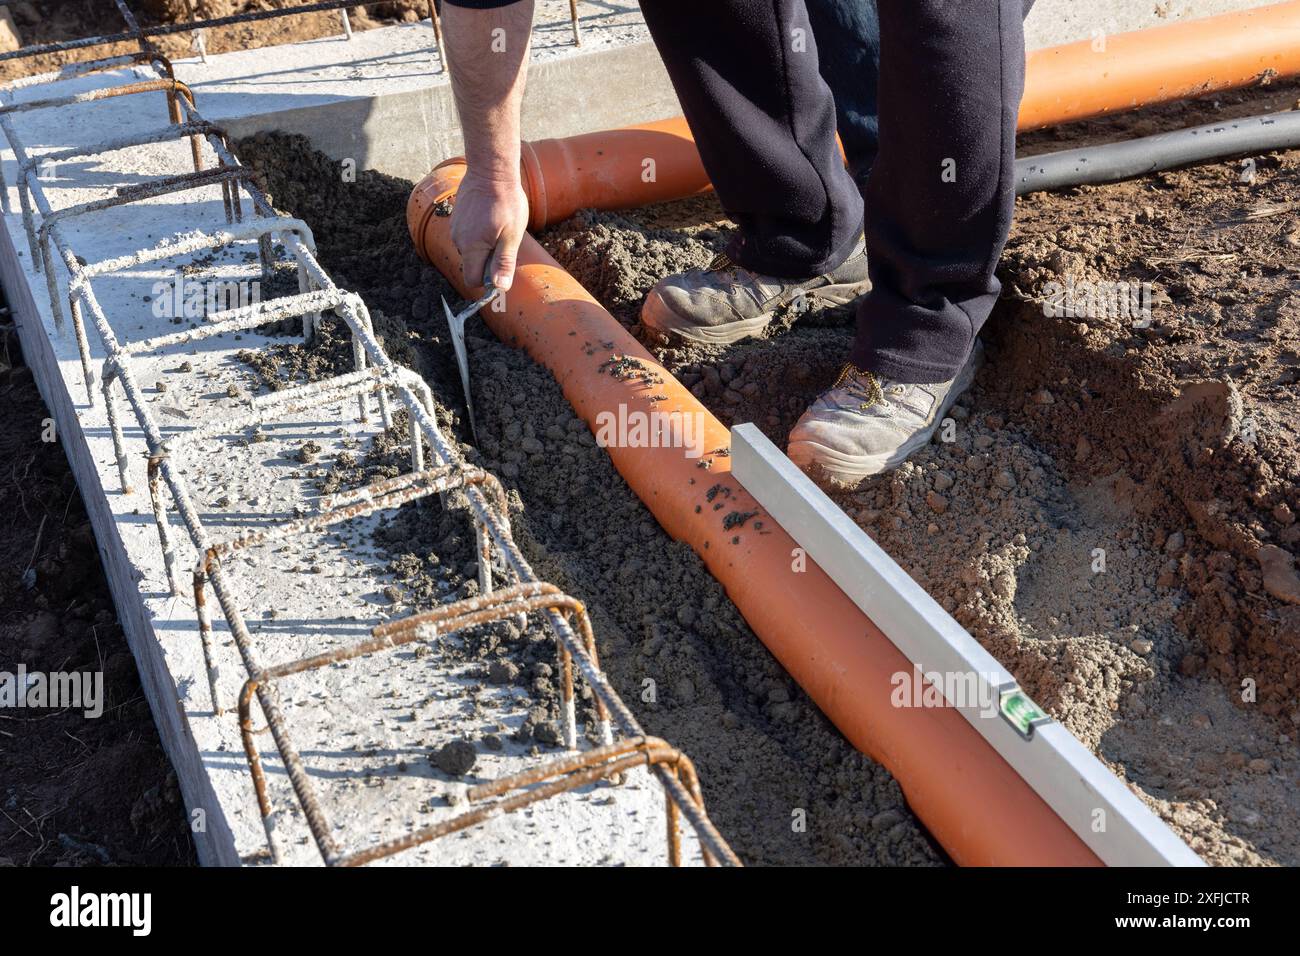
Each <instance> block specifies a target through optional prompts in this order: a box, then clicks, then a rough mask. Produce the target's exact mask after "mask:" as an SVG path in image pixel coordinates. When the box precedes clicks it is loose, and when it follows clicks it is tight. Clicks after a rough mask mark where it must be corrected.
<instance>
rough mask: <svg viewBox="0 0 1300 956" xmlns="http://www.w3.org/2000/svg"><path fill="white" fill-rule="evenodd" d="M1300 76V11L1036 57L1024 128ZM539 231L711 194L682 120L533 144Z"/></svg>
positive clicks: (1240, 17)
mask: <svg viewBox="0 0 1300 956" xmlns="http://www.w3.org/2000/svg"><path fill="white" fill-rule="evenodd" d="M1296 75H1300V0H1290V2H1287V3H1277V4H1273V5H1271V6H1266V7H1256V8H1254V9H1251V10H1242V11H1239V12H1236V13H1226V14H1222V15H1220V16H1216V17H1206V18H1203V19H1199V20H1184V21H1180V22H1178V23H1174V24H1171V25H1169V26H1165V27H1152V28H1150V29H1146V30H1137V31H1134V32H1131V33H1118V34H1115V35H1114V36H1098V37H1096V38H1094V39H1089V40H1081V41H1079V42H1078V43H1068V44H1065V45H1064V46H1055V47H1048V48H1046V49H1041V50H1034V51H1032V52H1031V53H1030V54H1029V55H1028V57H1027V60H1026V78H1025V95H1024V98H1023V100H1022V101H1021V104H1020V122H1019V127H1020V129H1022V130H1029V129H1039V128H1041V127H1044V126H1053V125H1056V124H1059V123H1068V122H1072V121H1074V120H1080V119H1087V118H1089V117H1093V116H1100V115H1102V114H1105V113H1113V112H1120V111H1123V110H1130V109H1136V108H1138V107H1141V106H1150V105H1153V104H1156V103H1166V102H1170V101H1172V100H1178V99H1184V98H1186V97H1189V96H1200V95H1203V94H1206V93H1212V92H1215V91H1217V90H1226V89H1233V88H1236V87H1241V86H1248V85H1250V84H1251V83H1255V82H1264V81H1268V80H1272V79H1282V78H1286V77H1292V76H1296ZM521 166H522V169H523V177H524V188H525V189H526V190H527V192H528V199H529V223H528V226H529V228H530V229H532V230H534V231H536V230H538V229H541V228H542V227H543V226H547V225H550V224H551V223H554V222H561V221H563V220H565V219H567V218H569V217H570V216H572V215H573V214H574V213H575V212H577V211H578V210H579V209H584V208H591V209H629V208H634V207H637V206H644V205H648V204H650V203H655V202H663V201H665V200H669V199H681V198H684V197H686V196H691V195H694V194H695V193H700V192H706V191H708V190H709V189H711V188H712V187H711V185H710V183H709V177H708V175H707V174H706V173H705V171H704V165H703V164H702V163H701V161H700V154H699V151H698V150H697V149H696V148H695V140H694V138H693V137H692V136H691V130H690V127H689V126H687V125H686V120H685V119H684V118H683V117H680V116H678V117H674V118H672V119H666V120H660V121H658V122H655V123H644V124H641V125H637V126H628V127H625V128H623V129H617V130H604V131H601V132H596V133H584V134H581V135H579V136H567V137H564V138H562V139H543V140H536V141H534V142H532V143H525V144H524V148H523V156H522V162H521Z"/></svg>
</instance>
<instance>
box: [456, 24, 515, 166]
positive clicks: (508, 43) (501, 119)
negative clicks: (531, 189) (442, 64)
mask: <svg viewBox="0 0 1300 956" xmlns="http://www.w3.org/2000/svg"><path fill="white" fill-rule="evenodd" d="M442 23H443V31H444V33H445V35H446V43H447V60H448V64H449V66H450V69H451V85H452V91H453V92H454V94H455V97H456V110H457V112H458V113H459V114H460V125H461V129H462V130H463V131H464V137H465V158H466V160H468V162H469V168H470V169H471V170H472V171H473V172H474V174H475V175H476V176H478V177H482V178H483V179H484V180H486V181H489V182H500V183H503V184H512V183H516V182H518V180H519V106H520V103H521V101H522V100H523V94H524V78H525V75H526V73H527V70H528V44H529V39H530V37H531V35H532V23H533V0H516V2H514V3H510V4H509V5H507V6H498V7H494V8H490V9H477V8H472V7H464V6H456V5H454V4H453V3H447V4H446V5H445V6H444V8H443V19H442Z"/></svg>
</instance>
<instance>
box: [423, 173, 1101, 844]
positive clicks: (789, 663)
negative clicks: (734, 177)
mask: <svg viewBox="0 0 1300 956" xmlns="http://www.w3.org/2000/svg"><path fill="white" fill-rule="evenodd" d="M464 171H465V166H464V163H463V161H458V160H453V161H449V162H447V163H444V164H442V165H441V166H439V167H438V168H437V169H435V170H434V171H433V172H432V173H430V174H429V176H427V177H426V178H425V179H424V181H423V182H421V183H420V184H419V186H417V187H416V189H415V191H414V192H413V193H412V194H411V198H410V202H409V203H408V206H407V222H408V226H409V227H410V230H411V236H412V239H413V240H414V242H415V245H416V248H417V250H419V252H420V254H421V255H422V256H423V257H424V258H426V259H427V260H428V261H429V262H431V263H432V264H433V265H434V266H436V267H437V268H438V269H439V270H440V271H441V272H442V274H443V275H444V276H446V277H447V278H448V279H449V281H451V283H452V284H453V285H454V286H456V288H457V289H458V290H459V291H460V293H461V294H462V295H464V296H466V297H467V298H468V297H470V296H472V295H474V294H475V292H476V291H477V290H475V289H471V288H468V287H466V286H465V285H464V282H463V277H462V274H461V263H460V257H459V255H458V254H457V252H456V249H455V246H454V245H453V244H452V242H451V237H450V217H449V215H448V213H449V212H450V209H451V207H452V204H453V203H454V200H455V194H456V190H457V188H458V187H459V185H460V180H461V178H462V177H463V175H464ZM481 314H482V316H483V319H484V320H485V321H486V322H487V324H488V326H489V328H491V329H492V331H493V332H494V333H495V334H496V335H497V336H498V337H499V338H500V339H501V340H502V341H504V342H507V343H509V344H511V345H514V346H516V347H519V348H523V349H525V350H526V351H527V352H528V353H529V355H531V356H532V358H533V359H534V360H536V361H537V362H539V363H541V364H542V365H544V366H546V367H547V368H548V369H549V370H550V371H551V373H552V374H553V375H554V376H555V378H556V380H557V381H558V382H559V383H560V385H561V387H562V389H563V391H564V395H565V398H567V399H568V401H569V402H570V403H571V404H572V405H573V408H574V410H575V411H576V412H577V413H578V414H579V415H580V416H581V417H582V418H583V419H584V420H585V421H586V422H587V424H588V426H589V427H591V428H592V430H593V431H598V430H599V429H600V427H601V425H602V424H603V423H605V422H607V421H608V420H609V418H608V417H609V416H612V418H613V420H616V421H620V420H626V416H627V415H628V414H629V413H632V412H638V411H641V412H658V413H661V414H662V415H665V416H669V418H668V419H667V420H669V421H671V420H673V417H674V416H675V417H676V420H677V421H679V422H683V421H687V420H689V421H690V422H691V423H692V427H691V429H690V433H691V434H692V435H693V436H695V438H696V439H697V440H696V441H695V442H693V443H692V445H693V447H691V448H684V447H664V446H663V445H662V444H659V446H658V447H644V446H641V447H632V446H629V445H626V444H622V445H619V444H615V445H613V446H611V447H609V448H608V449H607V450H608V452H609V454H610V457H611V459H612V460H613V462H614V465H615V467H616V468H617V469H618V471H619V473H620V474H621V475H622V476H623V478H624V479H625V480H626V481H627V483H628V485H629V486H630V487H631V488H632V490H633V491H634V492H635V493H636V494H637V496H638V497H639V498H640V499H641V500H642V501H643V502H644V503H645V504H646V506H647V507H648V508H649V509H650V511H651V512H652V513H653V514H654V516H655V518H656V519H657V520H658V521H659V523H660V524H661V525H662V526H663V528H664V529H665V530H666V531H667V532H668V533H669V534H670V535H672V536H673V537H674V538H676V539H679V540H683V541H686V542H688V543H689V544H690V545H691V546H692V547H693V548H694V549H695V552H696V553H697V554H698V555H699V556H700V557H701V559H702V560H703V561H704V563H705V565H706V566H707V567H708V569H709V572H710V573H711V574H713V576H714V577H716V578H717V579H718V580H719V581H720V582H721V583H722V584H723V586H724V587H725V588H726V590H727V595H728V597H730V599H731V600H732V601H733V602H734V603H735V605H736V607H737V608H738V609H739V610H740V612H741V614H743V615H744V617H745V619H746V621H748V622H749V624H750V626H751V627H752V628H753V629H754V632H755V633H756V634H757V635H758V636H759V638H760V639H761V640H762V641H763V643H764V644H765V645H766V646H767V648H768V649H769V650H770V651H771V652H772V653H773V654H774V655H775V656H776V658H777V659H778V660H779V661H780V662H781V664H782V665H783V666H784V667H785V668H786V670H787V671H789V673H790V674H791V676H793V677H794V678H795V680H797V681H798V682H799V684H800V686H802V687H803V688H804V690H806V691H807V692H808V694H809V695H810V696H811V697H812V698H813V700H815V701H816V702H817V704H818V705H819V706H820V707H821V709H822V711H823V712H824V713H825V714H826V715H827V716H828V717H829V718H830V719H831V721H832V722H834V724H835V725H836V727H838V728H839V729H840V731H841V732H842V733H843V734H844V735H845V737H847V738H848V740H849V741H850V742H851V743H852V744H853V745H854V746H855V747H857V748H858V749H859V750H862V751H864V752H865V753H867V754H868V755H870V756H871V757H872V758H873V759H875V760H877V761H878V762H880V763H881V764H883V765H884V766H885V767H887V768H888V769H889V770H890V771H891V772H892V773H893V775H894V777H895V778H896V779H897V780H898V783H899V785H900V786H901V787H902V789H903V792H904V793H905V794H906V796H907V799H908V802H909V804H910V805H911V807H912V809H913V810H914V812H915V813H916V814H917V816H918V817H919V818H920V819H921V820H922V821H923V822H924V823H925V824H926V826H927V827H928V828H929V830H930V832H931V833H932V834H933V835H934V837H935V839H937V840H938V841H939V843H940V844H941V845H942V846H943V847H944V849H945V850H947V852H948V853H949V855H951V856H952V858H953V859H954V860H955V861H956V862H958V863H959V864H962V865H976V866H978V865H988V866H994V865H998V866H1052V865H1058V866H1069V865H1098V864H1099V863H1100V861H1099V860H1098V859H1097V857H1096V855H1095V854H1093V853H1092V851H1091V850H1089V849H1088V847H1087V846H1086V845H1085V844H1084V843H1083V842H1082V841H1081V840H1080V839H1079V838H1078V837H1077V836H1076V835H1075V834H1074V832H1073V831H1072V830H1071V829H1070V828H1069V827H1068V826H1067V825H1066V823H1065V822H1064V821H1062V820H1061V818H1060V817H1058V816H1057V815H1056V814H1055V813H1054V812H1053V811H1052V809H1051V808H1050V807H1048V806H1047V804H1046V803H1044V802H1043V800H1042V799H1041V798H1040V797H1039V796H1038V795H1037V794H1036V793H1034V792H1033V791H1032V790H1031V789H1030V788H1029V786H1028V785H1027V784H1026V783H1025V782H1024V781H1023V780H1022V779H1021V778H1020V777H1019V776H1018V775H1017V774H1016V773H1015V771H1014V770H1013V769H1012V768H1011V767H1010V766H1009V765H1008V764H1007V763H1006V762H1005V761H1004V760H1003V759H1002V758H1001V757H1000V756H999V755H998V754H997V752H996V751H994V750H993V749H992V748H991V747H990V746H989V745H988V744H987V743H986V742H985V741H984V739H983V737H981V736H980V735H979V734H978V732H977V731H976V730H975V729H974V728H973V727H972V726H971V725H970V724H969V723H967V722H966V720H965V718H964V717H962V715H961V714H960V713H959V712H958V711H956V710H953V709H951V708H946V707H943V708H939V707H936V708H898V707H894V706H892V704H891V702H890V697H891V690H892V686H893V685H892V679H893V677H894V675H895V674H899V673H905V674H910V673H911V670H912V665H911V663H910V662H909V661H908V660H907V659H906V658H904V657H903V655H902V654H901V653H900V652H899V651H898V649H897V648H896V647H894V645H893V644H892V643H890V642H889V640H888V639H887V638H886V637H885V636H884V635H883V634H882V633H881V632H880V630H879V629H878V628H877V627H876V626H875V625H874V624H873V623H872V622H871V621H870V619H868V618H867V617H866V616H865V615H864V614H863V613H862V612H861V611H860V610H859V609H858V608H857V606H856V605H855V604H854V603H853V602H852V601H850V600H849V599H848V598H847V597H846V596H845V595H844V593H843V592H842V591H840V590H839V588H838V587H836V586H835V584H834V583H833V582H832V581H831V580H830V579H829V578H828V577H827V576H826V575H825V573H823V572H822V571H821V569H820V568H818V567H817V566H816V565H814V564H813V563H812V562H811V561H807V562H806V564H804V565H802V567H803V570H797V569H798V568H799V567H800V564H799V562H798V561H797V560H796V558H797V555H798V548H797V545H796V544H795V541H794V539H792V538H791V537H790V536H789V535H788V534H787V533H786V532H785V531H784V530H783V529H781V528H780V527H779V526H777V524H776V523H775V522H774V521H773V520H772V519H771V518H770V517H767V516H766V515H765V514H764V513H763V511H762V509H761V508H760V506H759V505H758V503H757V502H756V501H755V500H754V499H753V498H752V497H751V496H750V495H749V494H748V493H746V492H745V491H744V489H743V488H741V487H740V485H739V484H738V482H736V481H735V479H734V478H732V477H731V475H730V461H729V457H728V451H729V446H730V435H729V433H728V431H727V429H726V428H725V427H724V426H723V425H722V423H721V422H719V421H718V420H717V419H716V418H714V417H713V415H712V414H710V413H709V411H708V410H707V409H705V408H704V407H703V406H702V405H701V404H700V403H699V402H698V401H697V400H696V398H695V396H693V395H691V393H690V392H689V391H688V390H687V389H686V388H685V387H683V386H682V385H681V383H680V382H678V381H677V380H676V379H675V378H673V376H672V375H671V374H670V373H669V372H668V371H667V370H666V369H664V368H663V367H662V366H661V365H660V364H659V363H658V362H657V361H655V359H654V357H653V356H652V355H651V354H650V353H649V352H648V351H646V349H645V348H644V347H643V346H642V345H641V344H640V343H639V342H637V341H636V339H634V338H633V337H632V336H631V335H630V334H629V333H628V332H627V331H626V330H625V329H624V328H623V327H622V326H620V325H619V324H618V322H617V321H616V320H615V319H614V317H613V316H611V315H610V314H609V312H607V311H606V310H605V309H604V308H603V307H602V306H601V305H600V304H599V303H598V302H596V300H595V299H593V298H592V297H591V295H590V294H588V293H587V291H586V290H585V289H583V288H582V286H581V285H580V284H579V283H578V282H577V281H576V280H575V279H574V278H573V277H572V276H570V275H569V274H568V273H567V272H565V271H564V269H562V268H561V267H560V266H559V265H558V264H557V263H556V262H555V260H554V259H552V258H551V257H550V256H549V255H548V254H547V253H546V251H545V250H544V249H542V247H541V246H540V245H538V243H537V242H536V241H535V240H534V239H533V238H532V237H531V236H526V237H525V239H524V242H523V245H522V246H521V247H520V250H519V263H518V268H517V271H516V274H515V281H514V285H513V286H512V288H511V290H510V292H509V293H508V294H507V295H506V296H505V300H504V308H503V309H502V310H501V311H494V310H492V309H487V310H484V311H483V313H481ZM652 396H654V398H652ZM683 433H685V430H683ZM697 451H698V452H702V454H700V455H698V456H696V454H695V452H697ZM718 484H721V485H723V486H725V487H729V488H730V489H731V491H732V495H731V497H730V498H729V499H728V501H729V504H730V506H731V507H732V508H733V509H735V510H736V511H740V512H747V511H753V512H757V513H758V517H756V518H753V519H751V520H750V521H749V522H748V523H747V525H745V526H744V527H741V528H730V529H728V528H724V526H723V522H724V517H723V515H722V513H721V512H718V511H715V510H714V509H713V508H712V507H710V506H709V505H708V503H707V497H706V495H707V492H708V490H709V489H710V488H711V487H713V486H714V485H718ZM760 521H761V522H762V528H761V529H760V528H759V527H757V522H760Z"/></svg>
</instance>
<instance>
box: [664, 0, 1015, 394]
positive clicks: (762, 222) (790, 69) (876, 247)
mask: <svg viewBox="0 0 1300 956" xmlns="http://www.w3.org/2000/svg"><path fill="white" fill-rule="evenodd" d="M806 4H807V5H805V0H693V2H686V0H642V4H641V7H642V10H643V11H644V13H645V18H646V22H647V23H648V24H649V26H650V31H651V33H652V35H653V36H654V39H655V44H656V45H657V46H658V48H659V52H660V55H661V56H662V57H663V60H664V63H665V65H666V66H667V68H668V73H669V75H670V76H671V77H672V81H673V85H674V87H675V88H676V90H677V96H678V99H679V100H680V101H681V104H682V109H683V111H684V112H685V114H686V118H687V120H688V121H689V122H690V125H691V129H692V132H693V133H694V135H695V139H696V142H697V144H698V145H699V149H700V155H701V157H702V159H703V160H704V166H705V169H706V170H707V171H708V173H709V177H710V179H712V181H713V184H714V187H715V189H716V190H717V193H718V198H719V199H720V200H721V202H722V205H723V206H724V207H725V208H726V210H727V211H728V213H729V214H730V215H731V216H732V217H733V218H734V219H735V220H736V222H737V223H738V224H739V226H740V234H739V235H738V236H737V239H736V241H735V242H734V243H733V246H732V248H731V249H730V250H729V254H730V255H731V257H732V258H733V259H734V260H735V261H736V262H738V263H740V264H741V265H743V266H745V267H746V268H749V269H753V270H755V271H757V272H762V273H766V274H769V275H777V276H783V277H788V278H810V277H812V276H814V275H817V274H818V273H821V272H825V271H828V270H830V269H832V268H834V267H835V266H837V265H838V264H839V263H840V262H842V261H843V260H844V258H845V257H846V256H847V255H848V253H849V251H850V250H851V249H852V247H853V245H854V243H855V241H856V239H857V237H858V234H859V232H860V231H861V230H862V228H863V222H864V217H863V208H864V206H863V199H864V195H863V194H860V193H859V190H858V187H857V186H856V185H855V182H854V175H856V176H857V177H858V178H859V181H863V182H865V201H866V208H867V209H868V210H869V211H870V215H868V216H866V220H865V226H866V239H867V255H868V259H869V264H870V272H871V279H872V286H873V287H872V290H871V292H870V293H869V294H868V295H867V296H865V297H864V298H863V300H862V303H861V305H860V307H859V310H858V327H857V336H856V338H855V341H854V344H853V349H852V352H851V353H850V356H849V357H850V360H851V361H852V362H853V363H854V364H855V365H857V366H858V367H859V368H862V369H865V370H867V371H872V372H876V373H878V374H881V375H885V376H888V377H889V378H892V379H895V380H898V381H903V382H941V381H945V380H947V379H950V378H952V377H953V376H954V375H955V374H956V372H957V370H958V369H960V368H961V366H962V364H963V363H964V362H965V361H966V358H967V356H968V355H969V354H970V349H971V347H972V346H973V344H974V341H975V335H976V334H977V333H978V332H979V329H980V326H982V325H983V324H984V320H985V319H987V318H988V315H989V312H990V311H991V310H992V308H993V303H994V302H995V301H996V299H997V296H998V292H999V291H1000V288H1001V287H1000V284H999V282H998V280H997V278H996V277H995V276H994V268H995V266H996V264H997V261H998V257H999V256H1000V255H1001V252H1002V247H1003V244H1004V243H1005V242H1006V237H1007V231H1008V230H1009V228H1010V225H1011V212H1012V206H1013V203H1014V198H1015V193H1014V184H1013V172H1014V161H1015V128H1016V114H1017V112H1018V110H1019V104H1020V95H1021V92H1022V89H1023V86H1024V34H1023V29H1022V25H1021V18H1022V15H1023V13H1024V7H1023V6H1022V0H880V2H879V3H878V5H877V6H878V24H879V73H878V77H877V76H872V75H871V72H870V71H871V68H872V66H873V64H874V60H875V55H874V51H873V50H872V49H871V44H872V43H873V42H874V35H872V34H871V27H872V26H873V23H872V18H871V17H870V12H871V11H870V7H871V3H870V2H869V0H806ZM859 6H860V9H859V8H858V7H859ZM810 7H811V8H812V10H813V11H814V16H815V21H812V22H810V19H809V8H810ZM814 26H815V27H816V30H817V32H818V34H819V40H821V41H822V43H823V45H825V46H827V47H828V51H829V50H830V48H834V56H833V61H834V62H828V64H827V70H826V72H827V73H828V75H829V76H830V77H831V80H832V82H833V83H834V84H835V85H836V86H837V88H838V87H841V85H842V87H843V89H844V90H845V91H846V92H845V93H844V94H843V95H841V96H840V97H839V102H840V104H841V106H842V112H845V113H848V114H850V115H848V116H847V117H845V116H841V121H843V120H844V119H845V118H848V119H850V120H851V122H850V123H848V124H846V128H845V130H844V132H845V135H844V140H845V148H846V153H847V155H848V158H849V165H850V167H851V168H852V169H853V171H854V175H851V174H850V173H849V171H847V170H846V169H845V168H844V164H843V163H842V161H841V159H840V155H839V151H838V149H837V147H836V143H835V130H836V122H837V117H836V100H835V99H834V98H833V97H832V92H831V89H830V88H829V87H828V86H827V84H826V82H825V81H824V80H823V78H822V76H821V73H820V72H819V63H818V43H817V41H815V40H814V37H813V33H814ZM855 69H856V71H857V72H856V74H855ZM855 84H861V85H860V86H857V87H856V88H855ZM873 100H876V101H877V103H878V113H877V116H876V117H875V118H874V119H876V121H877V123H878V142H877V141H875V139H876V137H875V136H874V135H873V134H875V133H876V130H874V129H873V128H872V126H871V121H872V119H873V118H872V117H870V116H868V115H866V114H868V113H869V112H870V111H871V109H872V106H873V102H872V101H873ZM873 152H874V155H873Z"/></svg>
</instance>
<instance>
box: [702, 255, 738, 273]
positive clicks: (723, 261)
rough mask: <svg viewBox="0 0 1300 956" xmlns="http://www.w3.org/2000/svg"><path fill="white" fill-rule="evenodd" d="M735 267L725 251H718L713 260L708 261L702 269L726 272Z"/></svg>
mask: <svg viewBox="0 0 1300 956" xmlns="http://www.w3.org/2000/svg"><path fill="white" fill-rule="evenodd" d="M735 268H736V264H735V263H734V262H732V261H731V256H729V255H727V254H726V253H725V252H719V253H718V254H717V255H716V256H714V257H713V261H712V262H710V263H709V264H708V266H706V267H705V269H704V271H705V272H726V271H728V270H731V269H735Z"/></svg>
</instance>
